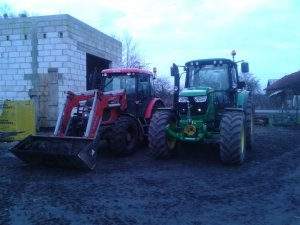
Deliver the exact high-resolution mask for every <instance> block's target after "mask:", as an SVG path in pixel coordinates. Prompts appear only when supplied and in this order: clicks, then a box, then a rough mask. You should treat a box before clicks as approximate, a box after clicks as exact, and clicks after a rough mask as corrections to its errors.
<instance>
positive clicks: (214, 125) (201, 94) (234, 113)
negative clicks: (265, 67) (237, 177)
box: [149, 58, 253, 164]
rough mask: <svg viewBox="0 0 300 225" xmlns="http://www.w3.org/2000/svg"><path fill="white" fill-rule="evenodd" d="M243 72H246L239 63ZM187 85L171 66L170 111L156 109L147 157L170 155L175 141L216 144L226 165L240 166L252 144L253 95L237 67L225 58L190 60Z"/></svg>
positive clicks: (244, 67)
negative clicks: (172, 84)
mask: <svg viewBox="0 0 300 225" xmlns="http://www.w3.org/2000/svg"><path fill="white" fill-rule="evenodd" d="M241 68H242V72H243V73H247V72H249V66H248V63H242V65H241ZM184 69H185V72H186V79H185V85H184V88H183V90H181V91H179V87H180V74H179V69H178V66H177V65H175V64H173V66H172V67H171V75H172V76H173V77H174V85H175V88H174V103H173V108H160V109H159V110H158V111H157V112H156V113H155V114H154V115H153V117H152V119H151V122H150V127H149V147H150V148H149V149H150V154H151V155H152V156H153V157H154V158H157V159H168V158H171V157H172V156H173V155H174V152H175V148H176V146H177V142H178V141H180V142H195V143H199V142H204V143H205V142H214V143H217V144H219V146H220V158H221V160H222V161H223V162H224V163H229V164H241V163H243V162H244V159H245V152H246V149H250V148H251V146H252V142H253V115H252V113H253V112H252V111H253V110H252V99H251V93H250V92H249V91H247V90H245V83H244V82H242V81H240V80H239V77H238V70H237V63H236V62H234V61H232V60H230V59H224V58H216V59H204V60H193V61H189V62H187V63H186V64H185V66H184Z"/></svg>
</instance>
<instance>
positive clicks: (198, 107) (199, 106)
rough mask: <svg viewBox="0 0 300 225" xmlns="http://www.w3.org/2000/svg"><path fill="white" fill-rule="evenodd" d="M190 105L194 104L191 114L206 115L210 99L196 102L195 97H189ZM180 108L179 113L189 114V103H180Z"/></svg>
mask: <svg viewBox="0 0 300 225" xmlns="http://www.w3.org/2000/svg"><path fill="white" fill-rule="evenodd" d="M188 99H189V102H190V105H191V106H192V108H191V109H190V110H191V115H192V116H199V115H204V114H205V113H206V111H207V108H208V99H207V101H206V102H201V103H199V102H195V101H194V98H193V97H188ZM178 110H179V113H180V114H182V115H187V110H188V109H187V103H185V102H184V103H182V102H179V103H178Z"/></svg>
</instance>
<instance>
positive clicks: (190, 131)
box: [183, 124, 196, 136]
mask: <svg viewBox="0 0 300 225" xmlns="http://www.w3.org/2000/svg"><path fill="white" fill-rule="evenodd" d="M183 132H184V133H185V134H186V136H194V135H195V134H196V127H195V126H194V125H192V124H188V125H186V126H185V127H184V129H183Z"/></svg>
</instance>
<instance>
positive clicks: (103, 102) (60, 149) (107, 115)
mask: <svg viewBox="0 0 300 225" xmlns="http://www.w3.org/2000/svg"><path fill="white" fill-rule="evenodd" d="M153 78H154V76H153V73H152V72H150V71H147V70H141V69H125V68H124V69H105V70H102V71H101V73H95V74H94V75H93V81H94V82H93V88H95V89H93V90H89V91H86V92H83V93H73V92H71V91H69V92H68V93H67V98H66V102H65V105H64V108H63V111H62V112H61V114H60V115H59V118H58V120H57V123H56V127H55V131H54V134H53V135H51V136H41V135H32V136H29V137H27V138H26V139H24V140H23V141H21V142H20V143H18V144H17V145H15V146H14V147H13V148H12V149H11V150H10V151H11V152H13V153H14V154H15V155H16V156H17V157H19V158H20V159H22V160H23V161H25V162H27V163H30V164H46V165H59V166H66V167H75V168H86V169H93V168H94V167H95V165H96V159H97V152H98V145H99V142H100V141H101V140H106V141H107V144H108V146H109V148H110V150H111V151H112V153H113V154H115V155H118V156H127V155H130V154H133V153H134V152H135V150H136V147H137V145H138V144H139V143H142V142H143V141H145V140H147V135H148V127H149V122H150V119H151V117H152V114H153V113H154V111H155V110H156V109H157V108H158V107H163V106H164V103H163V101H162V100H161V99H159V98H155V97H154V90H153V85H152V83H153V82H152V81H153Z"/></svg>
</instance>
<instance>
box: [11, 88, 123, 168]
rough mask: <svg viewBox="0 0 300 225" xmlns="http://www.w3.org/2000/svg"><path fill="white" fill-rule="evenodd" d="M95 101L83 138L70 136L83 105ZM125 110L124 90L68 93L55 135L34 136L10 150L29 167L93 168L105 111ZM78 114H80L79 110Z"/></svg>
mask: <svg viewBox="0 0 300 225" xmlns="http://www.w3.org/2000/svg"><path fill="white" fill-rule="evenodd" d="M91 99H92V100H93V104H92V106H91V110H90V111H89V117H88V122H87V124H86V127H85V131H84V133H83V135H82V136H70V135H67V133H68V129H69V124H70V122H71V119H72V116H73V114H74V109H75V108H78V107H79V105H80V104H81V102H86V101H88V100H91ZM116 107H119V109H120V110H125V109H126V95H125V91H124V90H119V91H114V92H100V91H98V90H91V91H87V92H83V93H79V94H75V93H73V92H70V91H69V92H68V93H67V98H66V102H65V105H64V108H63V111H62V113H61V114H60V116H59V118H58V120H57V123H56V127H55V131H54V135H52V136H50V137H49V136H40V135H32V136H29V137H27V138H26V139H24V140H23V141H21V142H20V143H18V144H17V145H15V146H14V147H13V148H12V149H10V151H11V152H12V153H13V154H15V155H16V156H17V157H18V158H20V159H21V160H23V161H25V162H27V163H29V164H45V165H51V166H53V165H58V166H63V167H72V168H83V169H90V170H91V169H93V168H94V167H95V165H96V159H97V146H98V138H97V134H98V132H99V127H100V124H101V122H102V116H103V113H104V109H105V108H116ZM77 112H78V111H77Z"/></svg>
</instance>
